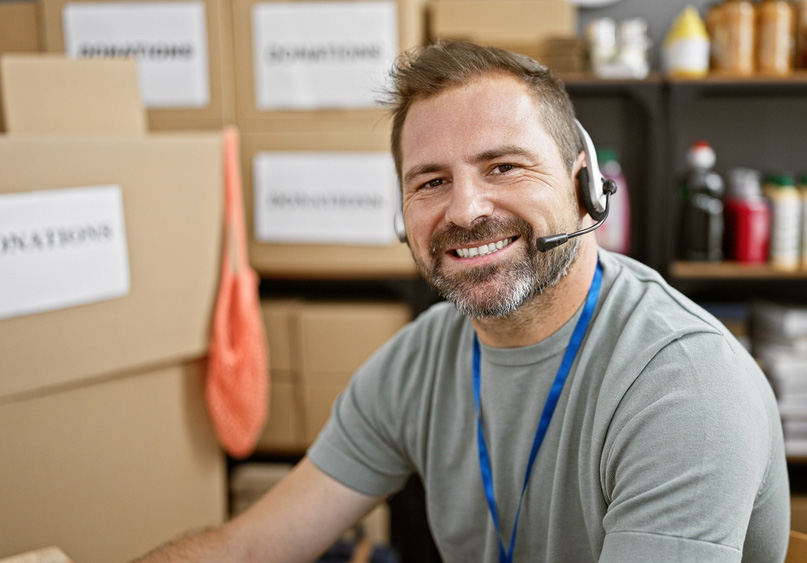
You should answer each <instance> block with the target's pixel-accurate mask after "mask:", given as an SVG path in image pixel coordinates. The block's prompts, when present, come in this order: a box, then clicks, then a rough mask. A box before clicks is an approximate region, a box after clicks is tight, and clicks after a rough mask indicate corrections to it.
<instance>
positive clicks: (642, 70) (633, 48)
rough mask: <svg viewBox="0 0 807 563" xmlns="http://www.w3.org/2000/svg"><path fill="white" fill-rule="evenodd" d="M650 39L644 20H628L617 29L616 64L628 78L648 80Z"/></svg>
mask: <svg viewBox="0 0 807 563" xmlns="http://www.w3.org/2000/svg"><path fill="white" fill-rule="evenodd" d="M649 49H650V39H649V38H648V36H647V21H646V20H645V19H643V18H628V19H626V20H622V21H621V22H619V26H618V27H617V53H616V62H617V64H618V65H620V66H621V67H622V68H623V69H624V72H625V74H626V75H627V76H629V77H631V78H638V79H642V78H646V77H647V75H648V74H649V73H650V62H649V61H648V56H647V55H648V50H649Z"/></svg>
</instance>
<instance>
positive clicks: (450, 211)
mask: <svg viewBox="0 0 807 563" xmlns="http://www.w3.org/2000/svg"><path fill="white" fill-rule="evenodd" d="M401 152H402V178H403V180H402V185H403V212H404V220H405V224H406V232H407V235H408V240H409V245H410V247H411V250H412V256H413V257H414V259H415V262H416V264H417V266H418V269H419V270H420V272H421V274H422V275H423V276H424V277H425V278H426V280H427V281H429V282H430V283H431V284H432V285H433V286H434V287H435V288H437V290H438V291H440V293H441V294H442V295H443V296H444V297H445V298H446V299H448V300H450V301H452V302H453V303H454V304H455V305H457V307H458V308H459V309H460V310H461V311H463V312H464V313H466V314H468V315H469V316H472V317H477V318H483V317H496V316H504V315H508V314H510V313H512V312H514V311H515V310H516V309H517V308H518V307H520V306H521V305H522V304H524V303H525V302H527V301H529V300H530V299H531V298H532V297H534V296H535V295H538V294H540V293H542V292H543V291H544V290H545V289H546V288H547V287H551V286H552V285H554V284H556V283H557V282H558V281H559V280H560V279H561V278H562V277H563V276H564V275H565V273H566V271H567V269H568V267H569V266H570V265H571V263H572V262H573V261H574V259H575V258H576V256H577V241H578V239H576V238H575V239H571V240H570V241H569V242H568V243H567V244H565V245H561V246H560V247H558V248H556V249H554V250H551V251H549V252H547V253H541V252H539V251H538V250H537V248H536V246H535V241H536V239H537V237H540V236H545V235H550V234H557V233H569V232H571V231H573V230H575V229H577V228H578V227H579V224H580V208H579V205H578V204H577V199H576V197H575V185H574V181H573V175H572V174H570V173H569V172H568V171H567V169H566V167H565V166H564V164H563V161H562V159H561V157H560V152H559V150H558V147H557V145H556V144H555V142H554V140H553V139H552V138H551V137H550V136H549V134H548V133H547V132H546V131H545V130H544V128H543V126H542V125H541V123H540V120H539V114H538V107H537V106H536V104H535V102H534V101H533V98H532V96H531V94H530V92H529V91H528V89H527V87H526V86H525V85H523V84H522V83H521V82H519V81H518V80H517V79H515V78H512V77H509V76H503V75H496V76H488V77H484V78H480V79H478V80H475V81H474V82H471V83H470V84H468V85H465V86H462V87H456V88H451V89H448V90H446V91H444V92H442V93H440V94H438V95H437V96H434V97H432V98H427V99H425V100H421V101H417V102H415V103H414V104H412V106H411V108H410V109H409V112H408V114H407V117H406V120H405V122H404V126H403V130H402V133H401ZM579 162H580V161H579V160H578V163H577V164H576V165H575V170H574V172H575V173H576V171H577V168H578V167H579V165H580V164H579Z"/></svg>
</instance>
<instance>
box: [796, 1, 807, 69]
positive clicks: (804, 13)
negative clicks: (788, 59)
mask: <svg viewBox="0 0 807 563" xmlns="http://www.w3.org/2000/svg"><path fill="white" fill-rule="evenodd" d="M794 10H795V14H796V44H795V49H796V53H795V57H794V61H793V66H794V67H795V68H801V69H804V68H807V0H796V2H795V4H794Z"/></svg>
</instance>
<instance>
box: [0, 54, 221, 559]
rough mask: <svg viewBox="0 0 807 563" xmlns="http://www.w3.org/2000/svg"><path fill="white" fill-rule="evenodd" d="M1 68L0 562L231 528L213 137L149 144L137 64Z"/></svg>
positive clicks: (39, 63)
mask: <svg viewBox="0 0 807 563" xmlns="http://www.w3.org/2000/svg"><path fill="white" fill-rule="evenodd" d="M0 68H1V69H2V86H3V100H4V104H5V105H4V110H5V112H4V115H5V123H6V126H7V129H8V132H7V134H5V135H3V136H0V170H2V171H3V174H2V175H0V237H2V251H0V294H2V297H0V357H2V360H1V361H0V364H1V365H2V370H0V374H1V375H0V452H2V456H3V463H2V464H0V498H2V499H3V502H2V509H0V529H2V534H0V555H10V554H13V553H19V552H23V551H26V550H31V549H36V548H41V547H44V546H47V545H58V546H59V547H61V548H62V549H63V550H64V551H65V552H67V553H68V554H69V555H70V556H71V557H72V558H74V559H75V560H77V561H82V562H92V561H98V562H101V561H122V560H126V559H131V558H132V557H134V556H136V555H139V554H142V553H143V552H145V551H147V550H149V549H151V548H153V547H154V546H155V545H157V544H158V543H162V542H165V541H167V540H169V539H171V538H173V537H176V536H177V535H178V534H180V533H182V532H184V531H185V530H187V529H189V528H194V527H199V526H204V525H210V524H215V523H218V522H220V521H221V520H222V519H223V518H224V517H225V514H226V502H225V500H226V497H225V494H226V472H225V466H224V458H223V456H222V453H221V450H220V448H219V447H218V444H217V443H216V440H215V436H214V434H213V431H212V428H211V425H210V422H209V420H208V418H207V413H206V412H205V408H204V403H203V401H202V389H201V384H202V376H203V363H201V359H202V358H203V357H204V356H205V354H206V350H207V346H208V339H209V323H210V317H211V313H212V307H213V303H214V298H215V294H216V289H217V285H218V272H219V266H218V265H219V261H220V253H221V248H220V247H221V243H220V240H221V232H220V231H221V220H222V189H223V188H222V181H223V156H222V155H223V146H222V135H221V134H218V133H213V132H210V133H201V132H197V133H171V134H149V133H147V132H146V128H145V114H144V112H143V108H142V106H141V105H140V100H139V96H138V93H137V73H136V69H135V65H134V63H133V62H132V61H124V60H106V61H103V62H100V61H93V62H89V61H69V60H66V59H65V58H64V57H59V56H46V57H41V56H26V55H19V56H13V57H12V56H9V55H6V56H5V57H3V59H2V63H1V66H0Z"/></svg>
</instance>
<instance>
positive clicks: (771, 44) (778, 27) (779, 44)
mask: <svg viewBox="0 0 807 563" xmlns="http://www.w3.org/2000/svg"><path fill="white" fill-rule="evenodd" d="M795 24H796V18H795V12H794V10H793V5H792V4H791V3H790V2H788V1H787V0H762V2H760V3H759V6H758V7H757V70H758V71H759V73H760V74H768V75H777V76H783V75H787V74H790V73H792V72H793V55H794V51H795Z"/></svg>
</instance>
